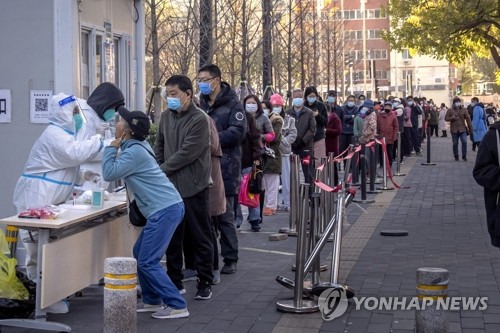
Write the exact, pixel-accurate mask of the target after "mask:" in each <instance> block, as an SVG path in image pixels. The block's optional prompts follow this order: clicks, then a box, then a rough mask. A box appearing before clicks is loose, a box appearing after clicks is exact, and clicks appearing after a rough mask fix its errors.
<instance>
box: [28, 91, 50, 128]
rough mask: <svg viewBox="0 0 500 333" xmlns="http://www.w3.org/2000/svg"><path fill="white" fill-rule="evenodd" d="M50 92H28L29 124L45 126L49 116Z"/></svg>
mask: <svg viewBox="0 0 500 333" xmlns="http://www.w3.org/2000/svg"><path fill="white" fill-rule="evenodd" d="M51 102H52V90H31V91H30V122H31V123H34V124H47V123H48V122H49V116H50V114H51V111H52V110H51Z"/></svg>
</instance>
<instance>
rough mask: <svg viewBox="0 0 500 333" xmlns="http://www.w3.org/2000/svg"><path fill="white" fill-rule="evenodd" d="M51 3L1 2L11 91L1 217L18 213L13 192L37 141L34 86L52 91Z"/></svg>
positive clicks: (3, 55)
mask: <svg viewBox="0 0 500 333" xmlns="http://www.w3.org/2000/svg"><path fill="white" fill-rule="evenodd" d="M53 15H54V11H53V1H52V0H20V1H0V31H1V33H0V45H1V46H0V49H1V52H0V89H10V90H11V96H12V121H11V123H0V160H1V162H0V198H1V200H0V218H3V217H7V216H10V215H12V214H14V213H15V208H14V205H13V204H12V193H13V191H14V187H15V184H16V181H17V179H18V177H19V176H20V174H21V172H22V170H23V167H24V164H25V162H26V159H27V157H28V154H29V152H30V150H31V146H32V145H33V142H35V140H36V139H37V138H38V137H39V136H40V134H41V133H42V131H43V130H44V129H45V127H46V125H43V124H31V123H30V113H29V103H30V101H29V93H30V90H32V89H33V90H38V89H40V90H51V89H54V47H53V41H54V38H53V28H54V24H53Z"/></svg>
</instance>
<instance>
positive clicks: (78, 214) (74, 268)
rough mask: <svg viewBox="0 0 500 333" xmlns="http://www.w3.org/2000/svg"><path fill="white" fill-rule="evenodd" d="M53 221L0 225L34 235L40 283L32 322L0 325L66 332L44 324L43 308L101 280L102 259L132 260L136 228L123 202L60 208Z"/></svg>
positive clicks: (60, 326)
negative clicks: (25, 230) (130, 221)
mask: <svg viewBox="0 0 500 333" xmlns="http://www.w3.org/2000/svg"><path fill="white" fill-rule="evenodd" d="M62 206H63V207H64V211H63V212H62V213H61V215H60V216H59V217H58V218H56V219H53V220H48V219H25V218H18V217H17V216H12V217H8V218H5V219H2V220H0V224H5V225H13V226H16V227H19V228H23V229H28V230H31V231H38V263H37V271H38V276H39V282H38V283H37V288H36V309H35V319H5V320H0V326H2V325H3V326H15V327H26V328H33V329H40V330H53V331H58V332H70V331H71V327H69V326H68V325H65V324H62V323H56V322H50V321H47V320H46V314H47V312H46V308H47V307H48V306H50V305H52V304H54V303H56V302H58V301H60V300H62V299H64V298H65V297H68V296H70V295H72V294H74V293H75V292H77V291H79V290H82V289H84V288H86V287H88V286H89V285H91V284H95V283H97V282H98V281H99V280H100V279H101V278H103V277H104V259H105V258H108V257H131V256H132V248H133V246H134V243H135V240H136V239H137V237H138V235H139V232H140V229H139V228H135V227H133V226H131V225H130V224H129V223H128V215H127V214H121V215H120V214H118V213H119V212H124V211H125V212H126V206H127V204H126V203H125V202H123V201H105V202H104V206H103V207H102V208H96V207H92V206H83V205H77V206H75V207H74V208H72V207H71V206H70V205H68V204H64V205H62Z"/></svg>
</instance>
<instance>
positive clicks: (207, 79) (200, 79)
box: [196, 77, 216, 83]
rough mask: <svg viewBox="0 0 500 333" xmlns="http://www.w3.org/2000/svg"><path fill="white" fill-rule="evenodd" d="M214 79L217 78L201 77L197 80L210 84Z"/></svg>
mask: <svg viewBox="0 0 500 333" xmlns="http://www.w3.org/2000/svg"><path fill="white" fill-rule="evenodd" d="M214 79H216V78H215V77H208V78H201V77H199V78H197V79H196V80H197V81H198V82H203V83H208V82H210V81H212V80H214Z"/></svg>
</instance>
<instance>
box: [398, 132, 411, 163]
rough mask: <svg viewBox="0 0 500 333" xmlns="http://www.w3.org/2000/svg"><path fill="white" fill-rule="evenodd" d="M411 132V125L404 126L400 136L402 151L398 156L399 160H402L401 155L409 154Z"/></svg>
mask: <svg viewBox="0 0 500 333" xmlns="http://www.w3.org/2000/svg"><path fill="white" fill-rule="evenodd" d="M411 132H412V128H411V127H405V131H404V132H403V135H402V136H401V151H402V153H403V154H402V155H401V156H400V157H401V160H403V156H408V155H410V154H411V147H412V141H411Z"/></svg>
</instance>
